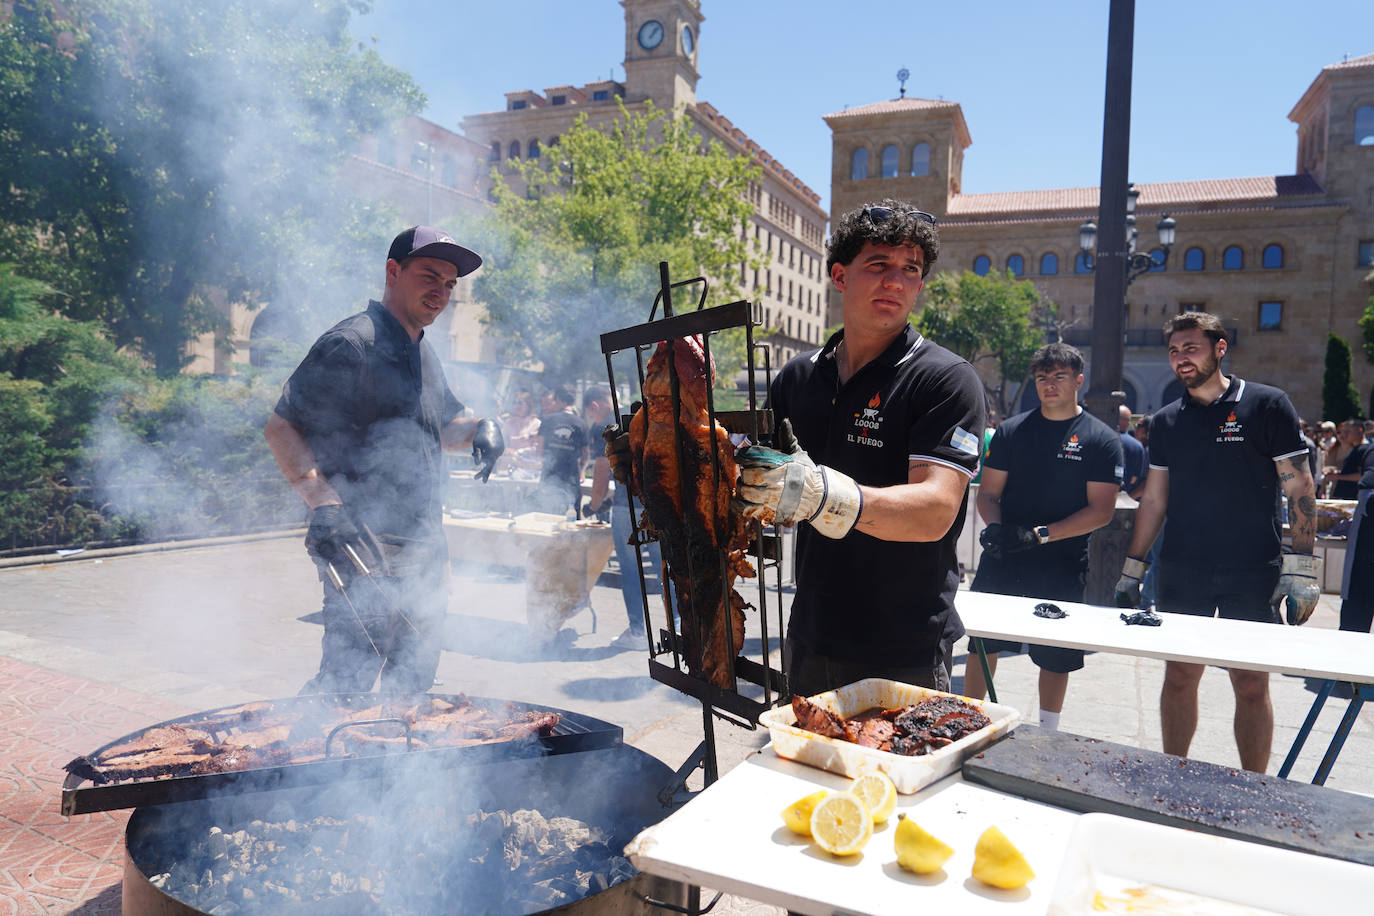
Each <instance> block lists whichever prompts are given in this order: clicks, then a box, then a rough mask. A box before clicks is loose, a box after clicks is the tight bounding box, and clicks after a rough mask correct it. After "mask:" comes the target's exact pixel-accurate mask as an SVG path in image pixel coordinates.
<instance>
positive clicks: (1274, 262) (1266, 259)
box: [1261, 245, 1283, 270]
mask: <svg viewBox="0 0 1374 916" xmlns="http://www.w3.org/2000/svg"><path fill="white" fill-rule="evenodd" d="M1261 263H1262V264H1263V265H1264V268H1265V269H1266V270H1277V269H1278V268H1280V267H1282V266H1283V246H1282V245H1265V246H1264V256H1263V257H1262V258H1261Z"/></svg>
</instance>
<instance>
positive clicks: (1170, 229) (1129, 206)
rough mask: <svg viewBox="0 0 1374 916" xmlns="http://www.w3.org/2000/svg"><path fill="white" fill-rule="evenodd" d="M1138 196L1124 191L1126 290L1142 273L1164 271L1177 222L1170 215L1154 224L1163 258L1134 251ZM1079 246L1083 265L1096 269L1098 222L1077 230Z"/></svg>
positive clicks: (1134, 189) (1133, 190)
mask: <svg viewBox="0 0 1374 916" xmlns="http://www.w3.org/2000/svg"><path fill="white" fill-rule="evenodd" d="M1139 196H1140V189H1139V188H1137V187H1135V185H1131V187H1130V188H1129V189H1127V191H1126V238H1125V243H1126V257H1127V265H1126V285H1127V286H1128V287H1129V286H1130V285H1131V281H1133V280H1134V279H1135V278H1136V277H1138V276H1140V275H1141V274H1143V273H1147V272H1148V271H1151V270H1154V269H1155V268H1156V267H1158V268H1159V269H1161V270H1165V269H1167V268H1166V265H1167V264H1168V261H1169V250H1170V249H1172V248H1173V247H1174V230H1175V229H1176V228H1177V226H1178V223H1177V222H1175V220H1174V218H1173V217H1172V216H1170V215H1169V214H1167V213H1166V214H1164V217H1163V218H1162V219H1160V221H1159V222H1158V223H1156V224H1155V231H1156V232H1158V233H1159V247H1160V249H1161V253H1162V254H1163V257H1161V258H1160V259H1159V260H1156V259H1155V258H1154V256H1153V255H1151V254H1149V253H1147V252H1137V251H1136V250H1135V249H1136V240H1137V237H1138V235H1139V230H1138V229H1136V225H1135V202H1136V198H1138V197H1139ZM1078 247H1079V248H1080V249H1082V251H1083V263H1084V264H1085V265H1086V266H1087V268H1088V270H1089V271H1091V270H1093V269H1094V267H1096V265H1095V264H1094V262H1093V251H1094V250H1095V249H1096V248H1097V223H1094V222H1093V221H1092V220H1091V219H1090V220H1088V221H1087V222H1085V223H1084V224H1083V225H1081V226H1079V227H1078Z"/></svg>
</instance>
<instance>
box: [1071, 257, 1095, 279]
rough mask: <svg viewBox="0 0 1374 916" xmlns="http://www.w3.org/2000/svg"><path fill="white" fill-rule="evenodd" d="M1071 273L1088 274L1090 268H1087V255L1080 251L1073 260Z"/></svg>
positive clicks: (1090, 270) (1090, 271)
mask: <svg viewBox="0 0 1374 916" xmlns="http://www.w3.org/2000/svg"><path fill="white" fill-rule="evenodd" d="M1073 272H1074V273H1076V274H1090V273H1092V272H1093V271H1092V268H1091V267H1089V266H1088V253H1087V252H1086V251H1080V252H1079V253H1078V254H1077V255H1076V256H1075V257H1074V259H1073Z"/></svg>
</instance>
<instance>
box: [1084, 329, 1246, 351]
mask: <svg viewBox="0 0 1374 916" xmlns="http://www.w3.org/2000/svg"><path fill="white" fill-rule="evenodd" d="M1239 334H1240V329H1239V328H1234V327H1232V328H1227V329H1226V341H1227V344H1228V345H1229V346H1232V347H1234V346H1235V345H1236V342H1237V338H1238V337H1239ZM1124 336H1125V338H1126V346H1128V347H1163V346H1164V331H1163V330H1162V329H1160V328H1127V329H1126V330H1125V332H1124ZM1060 339H1061V340H1063V341H1064V343H1066V344H1071V345H1073V346H1075V347H1090V346H1092V343H1093V331H1092V328H1068V329H1067V330H1065V331H1063V332H1062V333H1061V335H1060Z"/></svg>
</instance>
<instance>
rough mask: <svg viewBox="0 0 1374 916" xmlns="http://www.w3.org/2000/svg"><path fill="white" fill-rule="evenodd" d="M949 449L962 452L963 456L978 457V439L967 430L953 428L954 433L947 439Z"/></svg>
mask: <svg viewBox="0 0 1374 916" xmlns="http://www.w3.org/2000/svg"><path fill="white" fill-rule="evenodd" d="M949 444H950V447H952V448H954V449H955V450H956V451H960V452H963V453H964V454H965V455H973V456H974V457H975V458H976V457H978V437H977V436H975V435H974V434H973V433H971V432H968V431H967V430H964V429H960V428H959V427H957V426H956V427H954V432H953V433H952V434H951V435H950V437H949Z"/></svg>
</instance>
